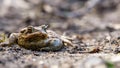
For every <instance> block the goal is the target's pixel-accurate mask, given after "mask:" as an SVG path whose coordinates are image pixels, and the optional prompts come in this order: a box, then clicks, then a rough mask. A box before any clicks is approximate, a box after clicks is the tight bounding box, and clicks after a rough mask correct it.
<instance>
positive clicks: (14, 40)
mask: <svg viewBox="0 0 120 68" xmlns="http://www.w3.org/2000/svg"><path fill="white" fill-rule="evenodd" d="M18 36H19V33H12V34H10V36H9V40H5V42H2V43H0V46H3V47H4V46H11V45H12V44H16V43H17V38H18Z"/></svg>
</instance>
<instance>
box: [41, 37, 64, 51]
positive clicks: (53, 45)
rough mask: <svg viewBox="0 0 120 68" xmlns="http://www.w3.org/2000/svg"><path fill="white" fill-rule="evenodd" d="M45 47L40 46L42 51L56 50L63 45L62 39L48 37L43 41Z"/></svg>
mask: <svg viewBox="0 0 120 68" xmlns="http://www.w3.org/2000/svg"><path fill="white" fill-rule="evenodd" d="M45 43H46V45H47V47H43V48H40V50H42V51H58V50H60V49H61V48H62V47H63V42H62V40H60V39H58V38H50V39H48V40H46V41H45Z"/></svg>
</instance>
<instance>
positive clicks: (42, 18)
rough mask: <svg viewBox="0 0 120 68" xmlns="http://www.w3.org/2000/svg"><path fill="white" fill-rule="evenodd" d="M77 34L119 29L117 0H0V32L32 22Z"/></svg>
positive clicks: (12, 29) (119, 12)
mask: <svg viewBox="0 0 120 68" xmlns="http://www.w3.org/2000/svg"><path fill="white" fill-rule="evenodd" d="M42 24H48V25H50V29H52V30H55V31H58V32H66V31H67V32H74V33H78V34H84V33H89V32H92V31H104V30H107V31H113V30H119V29H120V0H0V32H5V33H8V34H9V33H12V32H17V31H18V30H19V29H21V28H23V27H26V26H29V25H33V26H39V25H42Z"/></svg>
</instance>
